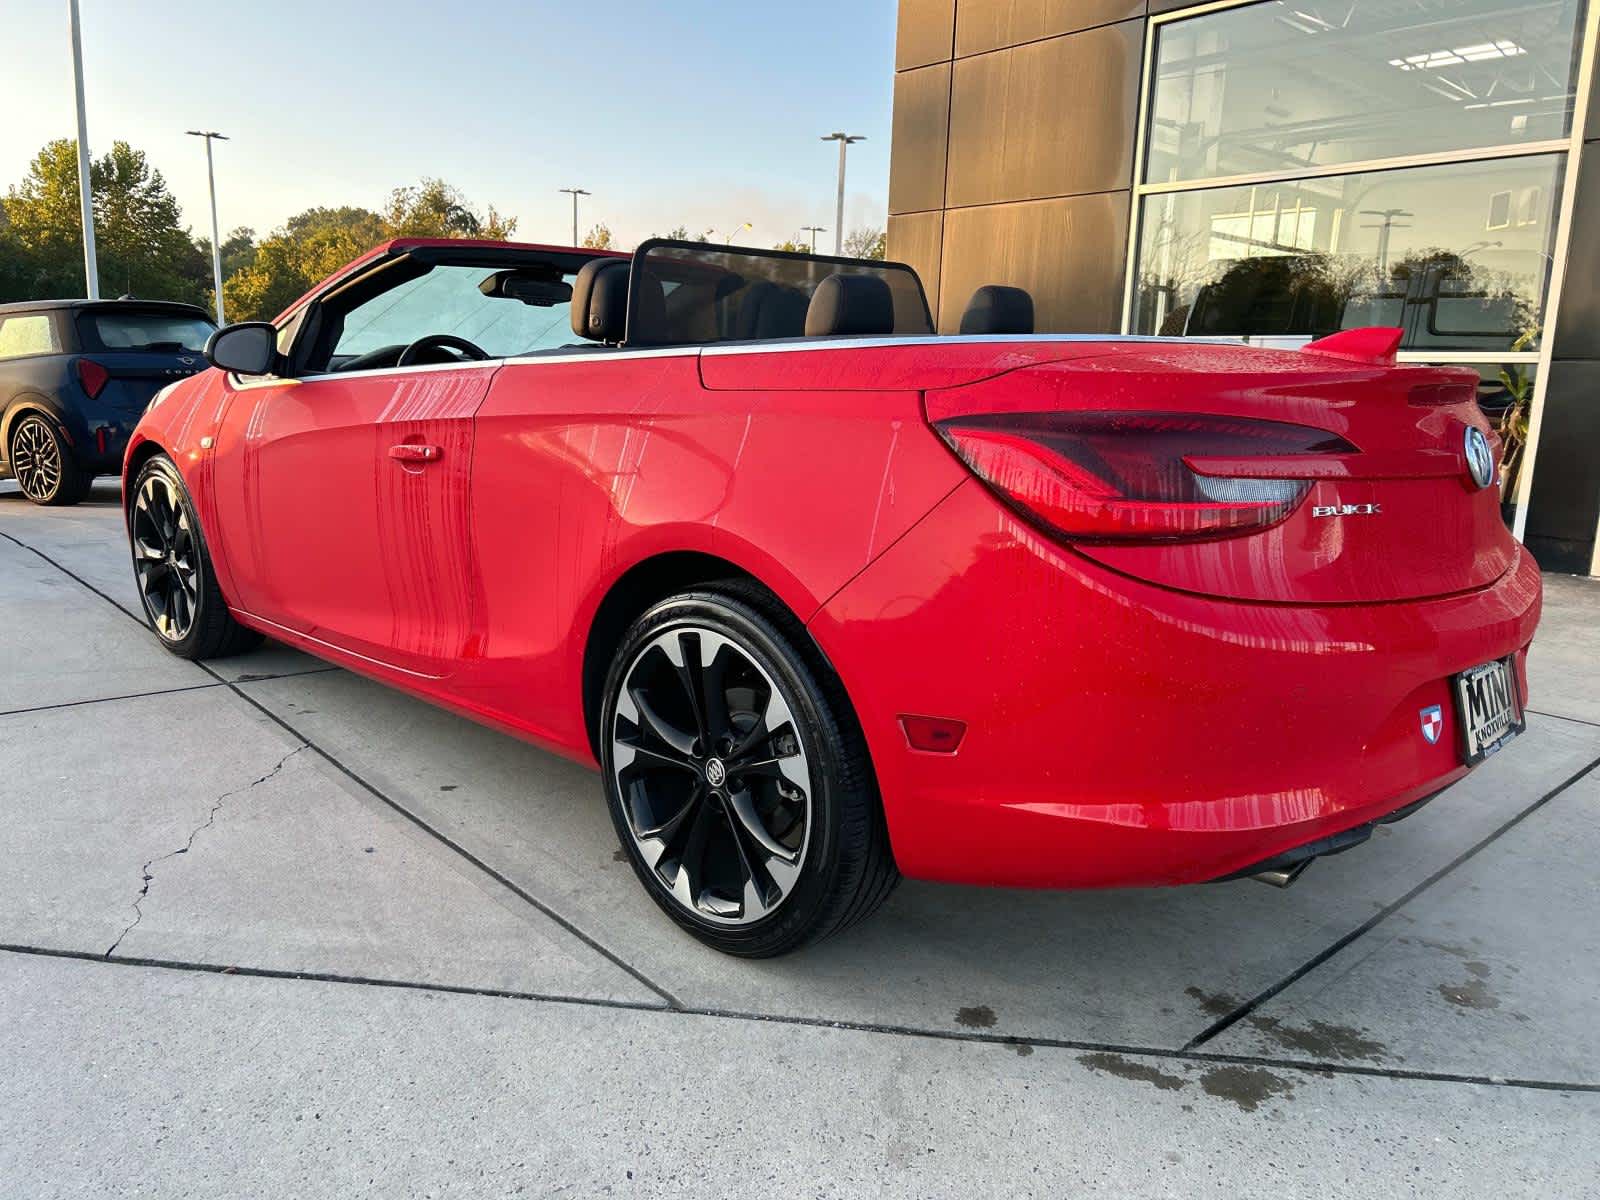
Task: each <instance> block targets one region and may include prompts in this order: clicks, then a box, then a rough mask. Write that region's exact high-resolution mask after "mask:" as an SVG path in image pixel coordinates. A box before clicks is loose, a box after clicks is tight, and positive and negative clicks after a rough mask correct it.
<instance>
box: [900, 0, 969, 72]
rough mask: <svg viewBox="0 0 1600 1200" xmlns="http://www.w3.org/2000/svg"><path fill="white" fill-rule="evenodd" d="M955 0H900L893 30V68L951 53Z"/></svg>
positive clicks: (939, 59) (917, 64)
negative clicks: (898, 20) (897, 21)
mask: <svg viewBox="0 0 1600 1200" xmlns="http://www.w3.org/2000/svg"><path fill="white" fill-rule="evenodd" d="M955 28H956V0H900V24H899V27H898V28H897V30H896V33H895V42H894V69H895V70H896V71H905V70H908V69H910V68H911V67H925V66H927V65H928V64H929V63H936V62H945V61H946V60H948V59H949V58H950V56H951V53H952V52H953V46H954V43H955Z"/></svg>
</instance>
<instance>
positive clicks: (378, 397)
mask: <svg viewBox="0 0 1600 1200" xmlns="http://www.w3.org/2000/svg"><path fill="white" fill-rule="evenodd" d="M494 366H495V364H492V363H485V364H473V365H470V366H462V367H459V368H456V367H438V366H435V367H413V368H396V369H394V370H389V371H373V372H364V373H360V374H354V375H351V376H349V377H339V376H337V375H328V376H320V377H309V378H306V379H302V380H298V381H281V382H277V383H274V384H268V385H266V386H262V385H251V384H244V385H242V386H240V385H238V384H237V383H233V382H232V381H230V386H233V387H234V388H235V389H236V390H237V392H238V394H237V395H235V396H233V397H231V398H230V400H229V403H228V405H227V415H226V417H225V418H224V421H223V424H222V427H221V429H220V430H219V433H218V436H217V439H216V444H215V447H214V451H213V453H214V456H215V457H214V475H213V478H214V480H215V490H216V500H217V506H218V520H219V523H220V524H221V526H222V527H223V528H224V529H228V530H230V531H232V532H231V535H230V539H229V545H230V551H231V554H232V561H233V564H234V565H233V573H234V586H235V588H236V590H237V591H238V593H239V595H238V603H239V604H240V605H241V607H243V608H244V609H246V610H247V611H248V612H250V613H251V614H253V615H255V616H257V617H259V618H262V619H265V620H267V621H270V622H272V623H273V624H276V625H280V626H282V627H284V628H285V629H287V630H290V631H293V632H295V633H299V634H302V635H305V636H307V637H310V638H314V639H316V640H317V641H320V642H324V643H326V644H328V645H330V646H334V647H336V648H338V649H341V650H345V651H348V652H350V653H352V654H356V655H360V656H362V657H364V658H368V659H371V660H373V661H375V662H378V663H381V664H384V665H387V666H390V667H395V668H398V669H400V670H404V671H407V672H410V673H414V674H420V675H427V676H444V675H448V674H450V673H451V671H452V668H453V665H454V664H455V663H456V662H457V661H458V660H459V658H460V656H461V654H462V653H463V650H464V647H465V645H466V642H467V639H468V638H469V637H470V633H471V629H472V622H473V604H472V591H473V578H474V568H473V562H472V557H473V547H472V539H471V535H470V530H469V529H468V527H467V493H468V488H469V487H470V483H471V472H472V443H473V426H472V417H473V414H474V412H475V411H476V410H477V407H478V405H479V404H480V403H481V402H482V400H483V397H484V395H485V393H486V392H487V390H488V385H489V379H490V377H491V375H492V374H493V370H494ZM240 535H242V536H240Z"/></svg>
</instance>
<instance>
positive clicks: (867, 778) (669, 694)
mask: <svg viewBox="0 0 1600 1200" xmlns="http://www.w3.org/2000/svg"><path fill="white" fill-rule="evenodd" d="M723 587H724V588H725V589H726V590H722V589H719V590H717V591H707V592H697V593H688V594H685V595H683V596H679V597H674V598H673V599H671V600H668V601H666V602H663V603H662V604H659V605H657V606H656V607H655V608H653V609H651V610H650V612H648V613H646V614H645V615H644V616H643V617H642V618H640V620H639V621H638V622H637V623H636V624H635V626H634V628H633V629H632V630H631V631H630V632H629V635H628V636H627V638H626V639H625V640H624V643H623V646H622V647H621V649H620V651H619V652H618V654H617V656H616V659H615V661H614V663H613V666H612V670H611V679H610V682H609V685H608V689H607V696H606V705H605V711H604V714H603V717H602V721H603V725H602V728H603V730H604V737H603V739H602V746H601V755H602V760H603V766H604V769H605V781H606V791H607V796H608V798H609V800H610V802H611V810H612V818H613V820H614V822H615V823H616V826H617V833H618V836H619V837H620V838H621V840H622V843H623V845H624V847H625V848H626V850H627V852H628V856H629V859H630V861H631V862H632V863H633V865H634V869H635V871H636V872H637V873H638V875H639V877H640V879H641V880H642V881H643V882H644V884H645V887H646V889H647V890H648V891H649V892H650V894H651V896H652V898H653V899H655V901H656V903H657V904H659V905H660V906H661V907H662V908H663V909H664V910H665V911H666V912H667V913H668V914H669V915H670V916H671V917H672V918H673V919H674V920H676V921H677V922H678V923H679V924H680V925H682V926H683V927H685V928H686V929H688V930H689V931H690V932H692V933H693V934H695V936H697V937H699V938H700V939H701V940H702V941H704V942H706V943H707V944H709V945H712V946H714V947H715V948H717V949H719V950H724V951H727V952H729V953H733V954H741V955H747V956H766V955H771V954H779V953H783V952H785V951H787V950H791V949H794V948H796V947H798V946H799V945H802V944H804V943H805V942H807V941H810V940H813V939H814V938H817V937H821V936H824V935H826V934H828V933H831V932H834V931H835V930H837V929H840V928H843V927H844V926H846V925H848V924H851V923H853V922H854V921H855V920H858V919H859V918H860V917H862V916H865V915H866V913H868V912H870V911H872V909H874V908H876V907H877V905H878V904H879V903H881V902H882V900H883V899H884V898H885V897H887V895H888V893H889V891H890V890H891V889H892V887H893V885H894V882H895V880H896V879H897V878H898V877H897V875H896V874H895V871H894V865H893V861H892V859H891V858H890V855H889V851H888V839H887V832H886V830H885V829H884V825H883V819H882V812H881V808H880V805H879V801H878V797H877V791H876V788H875V787H874V786H873V783H872V774H871V767H870V764H869V763H868V761H867V756H866V748H865V744H864V742H863V740H862V738H861V735H860V731H859V730H858V729H857V728H856V726H855V721H854V716H853V714H852V713H850V711H849V708H848V702H847V701H846V700H845V698H844V695H843V689H842V687H841V686H840V685H839V683H838V681H837V679H836V678H834V677H832V674H831V672H826V667H825V666H824V665H823V664H822V663H821V662H820V661H818V660H819V659H820V656H818V655H816V654H815V651H814V647H811V650H812V653H811V654H810V655H807V654H806V653H804V652H803V650H801V649H800V648H799V647H800V646H801V645H802V643H800V640H799V639H801V638H804V637H805V636H806V635H805V632H804V630H803V629H802V628H799V627H798V622H796V621H794V620H793V618H792V617H789V616H788V614H787V613H784V612H782V611H781V609H779V608H778V606H777V605H776V602H775V601H773V600H771V598H770V597H768V596H767V595H766V594H765V593H764V592H761V591H759V589H754V588H751V587H749V586H747V585H741V584H729V585H723ZM751 601H755V603H754V604H752V603H751ZM758 606H759V607H758ZM785 627H786V628H785ZM803 645H806V646H809V643H808V642H807V643H803Z"/></svg>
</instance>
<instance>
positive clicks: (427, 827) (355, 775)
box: [199, 663, 683, 1008]
mask: <svg viewBox="0 0 1600 1200" xmlns="http://www.w3.org/2000/svg"><path fill="white" fill-rule="evenodd" d="M199 665H200V669H201V670H203V671H208V670H210V668H209V667H207V666H206V665H205V664H204V663H201V664H199ZM224 682H226V681H224ZM227 686H228V690H229V691H231V692H233V693H234V695H236V696H238V697H239V699H241V700H243V701H244V702H245V703H246V704H248V705H250V707H252V708H254V709H255V710H256V711H257V712H259V713H261V714H262V715H263V716H265V717H266V718H267V719H268V720H270V721H272V722H273V723H274V724H276V725H278V726H280V727H282V728H283V729H285V730H287V731H288V732H289V733H290V734H292V735H293V736H295V737H297V738H300V739H301V740H302V741H304V742H305V744H306V745H307V746H308V747H309V748H310V749H311V750H312V751H313V752H314V753H315V754H317V755H319V756H320V757H321V758H322V759H323V761H325V762H326V763H327V764H328V765H329V766H331V767H333V768H334V770H336V771H338V772H339V773H340V774H341V775H343V776H345V777H346V778H347V779H349V780H350V781H351V782H352V783H354V784H356V785H357V786H358V787H360V788H361V789H362V790H363V791H365V792H367V793H368V794H369V795H371V796H373V797H374V798H375V799H377V800H379V801H380V802H382V803H383V804H386V805H388V807H390V808H391V809H393V810H394V811H395V812H397V813H399V814H400V815H401V816H402V817H404V818H405V819H406V820H408V821H410V822H411V823H412V824H413V825H415V826H416V827H417V828H418V829H420V830H422V831H423V832H424V833H426V834H427V835H428V836H429V837H432V838H434V839H435V840H436V841H438V842H439V843H441V844H442V845H444V846H445V847H447V848H448V849H450V850H451V851H453V852H454V853H456V854H458V855H460V856H461V857H462V858H464V859H466V861H467V862H469V863H471V864H472V865H473V866H474V867H476V868H477V869H478V870H480V871H482V872H483V873H484V874H485V875H487V876H489V878H491V879H493V880H494V881H495V882H496V883H498V884H499V885H500V886H501V887H503V888H505V889H506V890H507V891H509V892H510V893H511V894H512V895H514V896H516V897H517V898H518V899H519V900H522V901H523V902H524V903H526V904H528V905H529V906H531V907H532V908H534V909H536V910H537V911H538V912H540V913H541V914H543V915H544V916H545V917H546V918H547V919H548V920H550V921H553V922H554V923H555V924H557V925H559V926H560V927H561V928H562V929H564V930H565V931H566V932H567V933H568V934H570V935H571V936H572V937H575V938H577V939H578V940H579V941H580V942H582V943H583V944H584V945H585V946H587V947H589V949H591V950H593V951H594V952H595V953H596V954H598V955H600V956H601V957H602V958H604V959H605V960H606V961H607V962H609V963H611V965H612V966H614V967H616V968H617V969H618V970H620V971H623V972H625V973H626V974H627V975H629V976H630V977H631V978H632V979H633V980H634V981H635V982H637V983H639V984H641V985H643V986H644V987H646V988H648V989H649V990H650V991H652V992H654V993H655V994H656V995H658V996H660V997H661V999H662V1000H664V1001H666V1003H667V1006H668V1007H669V1008H682V1007H683V1005H682V1004H681V1003H680V1002H679V1000H678V998H677V997H676V996H674V995H673V994H672V993H671V992H669V991H667V989H666V988H664V987H662V986H661V985H660V984H658V983H656V982H655V981H654V980H653V979H651V978H650V977H649V976H648V975H646V974H645V973H644V972H643V971H641V970H640V969H639V968H638V967H636V966H634V965H633V964H632V963H630V962H628V961H627V960H626V959H624V958H623V957H622V956H621V955H620V954H618V953H617V952H616V951H614V950H612V949H611V948H610V947H608V946H606V945H605V944H604V943H602V942H601V941H600V940H599V939H598V938H596V937H594V936H593V935H592V934H589V933H586V932H584V930H582V929H581V928H579V927H578V925H577V924H576V923H575V922H574V921H572V920H571V919H570V918H568V917H565V916H563V915H562V914H561V913H559V912H557V911H556V910H555V909H554V908H552V907H551V906H550V905H549V904H546V903H545V902H544V901H543V900H540V899H539V898H538V897H537V896H535V895H534V894H533V893H532V892H530V891H528V889H527V888H525V887H523V886H522V885H521V884H519V883H517V882H516V881H515V880H513V879H512V878H511V877H510V876H508V875H506V874H504V873H503V872H501V871H499V870H498V869H496V868H495V867H492V866H490V865H489V864H488V863H487V862H485V861H484V860H483V859H482V858H479V857H478V856H477V855H476V854H474V853H473V852H472V851H471V850H468V849H467V848H466V847H465V846H463V845H462V844H461V843H460V842H458V841H456V840H455V839H454V838H452V837H451V836H450V835H449V834H447V833H445V832H444V830H442V829H439V828H437V827H436V826H434V825H432V824H430V823H429V822H428V821H427V820H426V819H425V818H423V817H422V816H420V815H418V814H417V813H414V812H412V811H411V810H410V809H409V808H407V807H406V806H405V805H404V804H401V803H400V802H399V801H398V800H396V799H394V797H392V796H390V795H389V794H388V793H387V792H385V791H384V790H383V789H382V788H380V787H378V786H377V785H376V784H374V783H372V782H371V781H370V780H368V779H367V778H366V777H365V776H363V775H361V774H360V773H359V772H358V771H356V770H355V769H354V768H352V767H349V766H346V765H345V764H344V763H343V762H342V761H341V760H340V759H339V758H338V756H336V755H335V754H333V753H332V752H331V751H329V750H327V749H325V748H324V747H322V746H320V745H318V744H317V742H316V741H314V740H313V739H312V738H311V737H309V736H308V735H307V734H305V733H304V732H303V731H301V730H300V729H298V728H296V727H295V726H294V725H292V724H290V723H289V721H288V720H287V719H285V718H284V717H282V716H280V715H279V714H277V713H275V712H273V711H272V709H270V708H268V707H267V706H266V705H265V704H263V703H262V702H261V701H259V700H257V699H256V698H255V697H254V696H249V695H246V694H245V693H244V691H243V690H241V689H240V688H238V687H236V686H234V685H233V684H231V683H230V684H228V685H227Z"/></svg>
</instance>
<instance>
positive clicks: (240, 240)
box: [195, 225, 256, 279]
mask: <svg viewBox="0 0 1600 1200" xmlns="http://www.w3.org/2000/svg"><path fill="white" fill-rule="evenodd" d="M195 245H196V246H198V247H199V248H200V254H201V256H202V257H203V258H204V259H205V260H206V261H207V262H210V261H211V239H210V238H208V237H202V238H196V239H195ZM255 259H256V231H255V230H254V229H251V228H250V227H249V226H248V225H241V226H239V227H238V228H237V229H235V230H234V231H233V232H232V233H230V234H229V235H228V236H227V237H225V238H223V239H222V277H223V278H224V279H226V278H227V277H228V276H229V275H232V274H233V273H234V272H235V271H242V270H244V269H245V268H246V267H248V266H249V265H250V264H251V263H253V262H254V261H255Z"/></svg>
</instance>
